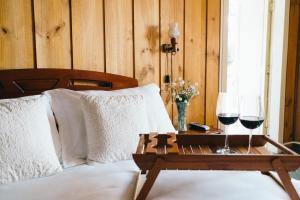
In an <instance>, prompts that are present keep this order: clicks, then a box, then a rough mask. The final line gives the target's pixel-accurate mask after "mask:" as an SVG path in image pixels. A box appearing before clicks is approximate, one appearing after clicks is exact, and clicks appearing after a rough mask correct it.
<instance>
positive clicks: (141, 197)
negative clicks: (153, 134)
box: [136, 159, 163, 200]
mask: <svg viewBox="0 0 300 200" xmlns="http://www.w3.org/2000/svg"><path fill="white" fill-rule="evenodd" d="M162 162H163V161H162V160H161V159H157V160H156V162H155V164H154V166H153V168H152V169H151V170H149V172H148V174H147V180H146V181H145V183H144V185H143V187H142V189H141V191H140V192H139V194H138V196H137V198H136V200H145V199H146V197H147V196H148V194H149V192H150V190H151V188H152V186H153V184H154V182H155V180H156V178H157V176H158V174H159V172H160V170H161V164H162Z"/></svg>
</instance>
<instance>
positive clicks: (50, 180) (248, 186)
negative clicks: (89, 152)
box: [0, 69, 300, 200]
mask: <svg viewBox="0 0 300 200" xmlns="http://www.w3.org/2000/svg"><path fill="white" fill-rule="evenodd" d="M136 86H138V83H137V80H136V79H134V78H128V77H124V76H119V75H113V74H108V73H101V72H90V71H82V70H65V69H22V70H4V71H0V97H1V98H16V97H22V96H27V95H34V94H40V93H41V92H43V91H46V90H52V89H55V88H66V89H72V90H116V89H123V88H132V87H136ZM138 174H139V169H138V168H137V166H136V165H135V163H134V162H133V161H132V160H126V161H118V162H112V163H99V162H88V163H86V164H80V165H77V166H74V167H69V168H65V169H63V171H62V172H60V173H57V174H55V175H52V176H48V177H43V178H35V179H31V180H25V181H19V182H14V183H8V184H2V185H0V199H1V200H2V199H5V200H17V199H22V200H35V199H36V200H37V199H43V200H48V199H49V200H50V199H66V200H73V199H74V200H79V199H89V200H96V199H111V200H118V199H120V200H127V199H133V198H134V193H135V188H136V184H137V179H138ZM174 177H176V178H174ZM293 184H294V185H295V187H296V189H297V191H298V193H300V182H299V181H297V180H293ZM147 199H164V200H167V199H205V200H213V199H222V200H227V199H228V200H238V199H239V200H240V199H245V200H252V199H253V200H254V199H255V200H257V199H263V200H268V199H270V200H277V199H278V200H285V199H287V200H288V199H289V197H288V195H287V194H286V193H285V191H284V190H283V189H282V188H281V187H280V186H279V185H278V184H277V183H276V182H274V181H273V180H272V179H271V178H270V177H269V176H264V175H262V174H261V173H259V172H239V171H231V172H228V171H227V172H225V171H188V170H187V171H180V172H177V171H164V172H162V173H161V174H160V175H159V177H158V179H157V181H156V182H155V184H154V187H153V188H152V190H151V191H150V194H149V196H148V198H147Z"/></svg>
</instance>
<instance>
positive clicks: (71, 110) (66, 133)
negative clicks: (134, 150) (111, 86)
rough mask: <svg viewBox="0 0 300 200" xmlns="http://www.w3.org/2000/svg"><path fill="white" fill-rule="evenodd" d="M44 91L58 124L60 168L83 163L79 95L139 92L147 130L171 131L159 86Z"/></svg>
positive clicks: (83, 138)
mask: <svg viewBox="0 0 300 200" xmlns="http://www.w3.org/2000/svg"><path fill="white" fill-rule="evenodd" d="M44 94H46V95H48V96H50V97H51V99H52V104H51V106H52V110H53V112H54V114H55V117H56V120H57V123H58V125H59V135H60V139H61V143H62V159H63V164H64V167H70V166H74V165H79V164H82V163H85V159H86V156H87V147H86V132H85V124H84V119H83V111H82V108H81V104H80V97H81V96H82V95H101V96H112V95H115V96H116V95H143V96H144V98H145V102H146V112H147V119H148V124H149V130H148V131H147V132H161V133H164V132H175V129H174V127H173V125H172V122H171V120H170V118H169V115H168V113H167V111H166V109H165V106H164V103H163V101H162V98H161V96H160V94H159V87H158V86H157V85H155V84H149V85H145V86H142V87H136V88H129V89H121V90H114V91H99V90H93V91H92V90H90V91H73V90H68V89H55V90H49V91H46V92H45V93H44Z"/></svg>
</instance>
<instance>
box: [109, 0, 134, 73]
mask: <svg viewBox="0 0 300 200" xmlns="http://www.w3.org/2000/svg"><path fill="white" fill-rule="evenodd" d="M104 5H105V40H106V43H105V50H106V51H105V54H106V72H109V73H115V74H120V75H124V76H129V77H132V76H133V69H134V66H133V25H132V0H105V1H104Z"/></svg>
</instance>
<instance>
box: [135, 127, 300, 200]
mask: <svg viewBox="0 0 300 200" xmlns="http://www.w3.org/2000/svg"><path fill="white" fill-rule="evenodd" d="M224 141H225V135H211V134H202V135H200V134H199V135H175V134H174V133H170V134H156V133H151V134H141V135H140V141H139V144H138V147H137V150H136V153H134V154H133V159H134V161H135V163H136V164H137V166H138V167H139V168H140V170H141V173H142V174H147V176H146V177H147V179H146V181H145V183H144V185H143V186H142V187H141V190H140V192H139V193H136V199H137V200H143V199H146V197H147V195H148V193H149V191H150V189H151V187H152V186H153V184H154V182H155V180H156V178H157V176H158V174H159V172H160V170H247V171H261V172H262V174H265V175H269V176H271V177H272V178H273V179H274V180H275V181H276V182H277V183H278V184H280V185H281V186H282V188H283V189H285V191H286V192H287V193H288V195H289V196H290V198H291V199H292V200H299V199H300V198H299V196H298V194H297V192H296V190H295V188H294V186H293V185H292V183H291V178H290V176H289V174H288V171H294V170H296V169H297V168H298V167H299V166H300V156H299V155H298V154H296V153H295V152H293V151H292V150H290V149H288V148H286V147H285V146H283V145H281V144H279V143H277V142H275V141H273V140H272V139H270V138H269V137H267V136H265V135H253V136H252V148H251V154H247V150H248V149H247V148H248V141H249V136H248V135H230V136H229V143H230V147H231V148H232V149H233V150H235V151H236V152H237V153H236V154H227V155H220V154H216V153H215V152H216V150H217V149H218V148H220V147H222V146H223V145H224ZM267 143H269V144H272V145H273V146H275V147H277V148H278V149H279V150H280V151H281V153H279V154H274V153H272V152H270V151H268V150H267V148H266V147H265V146H266V144H267ZM270 171H275V172H277V174H278V176H279V180H278V179H277V178H275V177H274V176H273V175H272V174H271V173H270Z"/></svg>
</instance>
